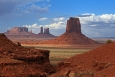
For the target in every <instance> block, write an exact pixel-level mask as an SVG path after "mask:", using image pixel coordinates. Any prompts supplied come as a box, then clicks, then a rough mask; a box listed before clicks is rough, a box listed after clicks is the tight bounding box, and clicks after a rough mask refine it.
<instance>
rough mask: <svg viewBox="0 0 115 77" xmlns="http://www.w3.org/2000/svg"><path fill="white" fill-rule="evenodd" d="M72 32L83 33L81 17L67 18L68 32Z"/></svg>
mask: <svg viewBox="0 0 115 77" xmlns="http://www.w3.org/2000/svg"><path fill="white" fill-rule="evenodd" d="M71 32H76V33H78V34H81V24H80V21H79V18H73V17H70V19H69V20H67V27H66V33H71Z"/></svg>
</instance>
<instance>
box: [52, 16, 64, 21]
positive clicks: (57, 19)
mask: <svg viewBox="0 0 115 77" xmlns="http://www.w3.org/2000/svg"><path fill="white" fill-rule="evenodd" d="M53 20H54V21H64V20H65V18H64V17H59V18H53Z"/></svg>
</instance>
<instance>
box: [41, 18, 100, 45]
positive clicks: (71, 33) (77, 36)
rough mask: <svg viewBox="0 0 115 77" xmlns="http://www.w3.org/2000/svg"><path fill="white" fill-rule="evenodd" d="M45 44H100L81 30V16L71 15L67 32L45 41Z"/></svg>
mask: <svg viewBox="0 0 115 77" xmlns="http://www.w3.org/2000/svg"><path fill="white" fill-rule="evenodd" d="M41 43H44V44H55V45H93V44H98V43H97V42H95V41H93V40H92V39H90V38H88V37H86V36H85V35H84V34H82V32H81V24H80V21H79V18H73V17H70V18H69V20H67V27H66V32H65V33H64V34H62V35H61V36H59V37H57V38H55V39H53V40H48V41H43V42H41Z"/></svg>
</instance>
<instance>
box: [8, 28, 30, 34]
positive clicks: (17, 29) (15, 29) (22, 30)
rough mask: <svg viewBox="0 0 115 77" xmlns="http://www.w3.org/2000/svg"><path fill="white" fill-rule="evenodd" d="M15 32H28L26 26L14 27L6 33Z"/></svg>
mask: <svg viewBox="0 0 115 77" xmlns="http://www.w3.org/2000/svg"><path fill="white" fill-rule="evenodd" d="M17 33H28V28H26V27H14V28H12V29H11V30H8V31H7V32H6V34H17Z"/></svg>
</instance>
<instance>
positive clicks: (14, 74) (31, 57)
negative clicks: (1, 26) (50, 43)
mask: <svg viewBox="0 0 115 77" xmlns="http://www.w3.org/2000/svg"><path fill="white" fill-rule="evenodd" d="M49 53H50V51H49V50H39V49H35V48H33V47H32V48H26V47H22V46H21V45H20V44H19V43H17V44H15V43H13V42H12V41H10V40H9V39H7V37H6V36H5V35H4V34H0V67H2V68H0V76H1V75H2V76H3V77H18V76H20V77H30V76H31V77H36V76H37V77H44V76H45V77H46V75H47V74H51V73H53V72H55V70H54V68H53V67H52V66H51V64H50V61H49ZM42 75H43V76H42Z"/></svg>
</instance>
